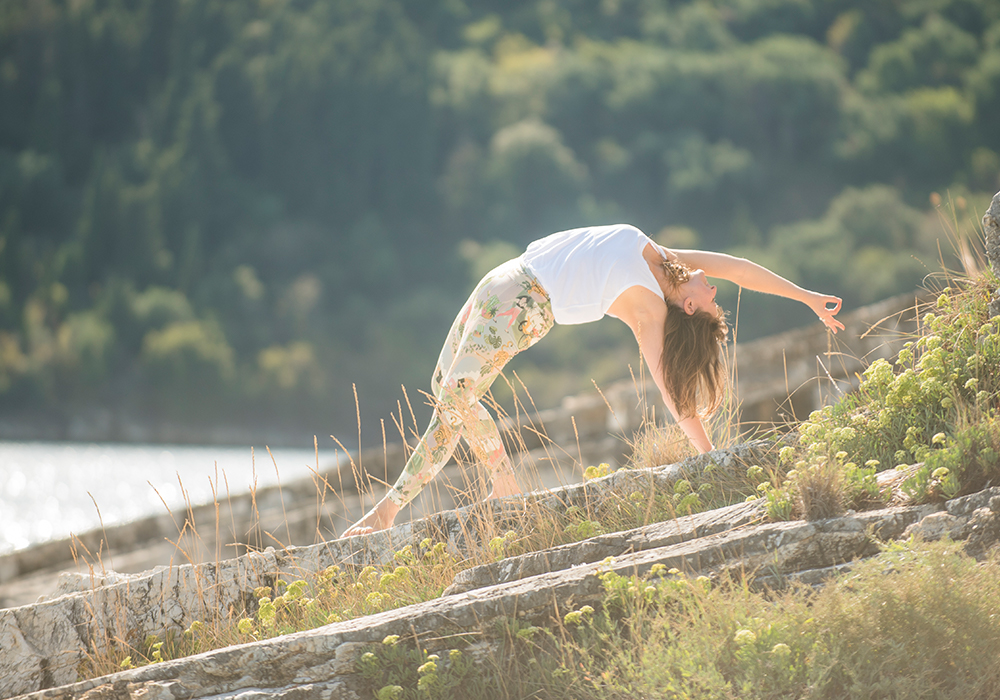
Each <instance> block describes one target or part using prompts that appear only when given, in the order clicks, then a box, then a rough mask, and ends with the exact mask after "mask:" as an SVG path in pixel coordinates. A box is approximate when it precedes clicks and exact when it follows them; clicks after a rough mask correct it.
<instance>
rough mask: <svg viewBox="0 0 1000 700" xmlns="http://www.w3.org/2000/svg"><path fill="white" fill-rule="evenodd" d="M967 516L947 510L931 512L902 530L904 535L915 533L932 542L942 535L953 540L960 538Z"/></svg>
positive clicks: (967, 519)
mask: <svg viewBox="0 0 1000 700" xmlns="http://www.w3.org/2000/svg"><path fill="white" fill-rule="evenodd" d="M968 522H969V516H959V515H952V514H951V513H948V512H947V511H942V512H940V513H933V514H931V515H928V516H927V517H926V518H924V519H923V520H921V521H920V522H918V523H914V524H913V525H910V526H909V527H908V528H906V530H905V531H904V532H903V536H904V537H910V536H911V535H916V536H917V537H920V538H921V539H923V540H926V541H928V542H932V541H934V540H940V539H942V538H944V537H947V538H949V539H953V540H959V539H962V538H963V536H964V535H965V527H966V525H967V523H968Z"/></svg>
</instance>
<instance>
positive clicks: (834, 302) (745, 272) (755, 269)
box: [668, 250, 844, 333]
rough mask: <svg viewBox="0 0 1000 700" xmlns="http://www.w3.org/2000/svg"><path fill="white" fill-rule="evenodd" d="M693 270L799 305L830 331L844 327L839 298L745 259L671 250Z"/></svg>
mask: <svg viewBox="0 0 1000 700" xmlns="http://www.w3.org/2000/svg"><path fill="white" fill-rule="evenodd" d="M668 253H673V254H674V255H675V256H676V258H677V259H678V260H680V261H681V262H683V263H684V264H685V265H687V266H688V267H690V268H693V269H701V270H704V271H705V274H706V275H707V276H709V277H717V278H719V279H724V280H729V281H730V282H732V283H733V284H737V285H739V286H740V287H743V288H745V289H751V290H753V291H755V292H763V293H764V294H774V295H777V296H781V297H785V298H786V299H792V300H794V301H800V302H802V303H803V304H805V305H806V306H808V307H809V308H810V309H812V310H813V313H815V314H816V315H817V316H818V317H819V320H821V321H822V322H823V323H824V324H825V325H826V327H827V328H829V329H830V330H832V331H833V332H834V333H836V332H837V331H838V330H843V329H844V324H843V323H841V322H840V321H838V320H837V319H836V318H834V317H835V316H836V315H837V312H839V311H840V306H841V304H842V301H841V299H840V297H835V296H832V295H829V294H819V293H818V292H812V291H809V290H808V289H803V288H802V287H800V286H798V285H797V284H795V283H793V282H790V281H789V280H787V279H785V278H784V277H782V276H781V275H779V274H776V273H774V272H771V271H770V270H768V269H767V268H766V267H764V266H762V265H758V264H757V263H755V262H752V261H750V260H747V259H745V258H737V257H734V256H732V255H726V254H725V253H714V252H711V251H702V250H669V251H668Z"/></svg>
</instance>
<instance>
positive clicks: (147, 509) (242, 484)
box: [0, 441, 337, 554]
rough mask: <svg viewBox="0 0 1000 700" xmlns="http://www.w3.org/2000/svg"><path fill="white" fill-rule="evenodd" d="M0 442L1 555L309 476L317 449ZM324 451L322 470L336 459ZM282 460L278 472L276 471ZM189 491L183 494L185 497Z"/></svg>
mask: <svg viewBox="0 0 1000 700" xmlns="http://www.w3.org/2000/svg"><path fill="white" fill-rule="evenodd" d="M251 450H252V448H250V447H218V446H188V445H124V444H107V443H103V444H95V443H72V442H5V441H0V554H2V553H4V552H9V551H12V550H15V549H20V548H22V547H27V546H29V545H32V544H35V543H38V542H43V541H45V540H49V539H61V538H64V537H68V536H69V535H70V533H80V532H85V531H87V530H91V529H93V528H96V527H100V525H101V520H102V519H103V522H104V524H105V525H112V524H116V523H121V522H127V521H129V520H134V519H136V518H141V517H145V516H148V515H154V514H160V513H164V512H166V506H165V505H164V503H166V504H167V505H169V506H170V508H171V509H175V508H177V507H180V506H183V505H184V503H185V498H187V499H189V500H190V502H191V503H192V504H194V505H198V504H201V503H209V502H211V501H212V498H213V490H214V491H215V492H216V493H218V494H219V495H220V497H222V498H225V496H226V494H227V482H228V493H231V494H237V493H245V492H246V491H248V490H249V489H250V488H251V487H252V486H253V485H254V484H255V483H256V485H257V486H258V487H261V486H269V485H272V484H275V483H277V482H278V480H279V478H280V480H281V482H283V483H284V482H288V481H291V480H293V479H298V478H305V477H308V476H309V474H310V473H311V471H314V470H315V469H316V454H315V452H314V451H313V450H311V449H310V450H305V449H303V450H296V449H277V450H274V449H272V450H271V453H272V454H273V456H274V461H273V462H272V459H271V456H269V455H268V453H267V452H266V451H265V449H264V448H257V449H255V450H253V451H251ZM336 459H337V456H336V453H335V452H332V451H330V452H320V453H319V466H320V469H321V470H322V469H328V468H331V467H332V466H333V465H334V464H336ZM275 464H276V465H277V470H276V469H275ZM185 494H186V496H185Z"/></svg>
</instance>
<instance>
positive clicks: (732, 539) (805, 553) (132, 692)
mask: <svg viewBox="0 0 1000 700" xmlns="http://www.w3.org/2000/svg"><path fill="white" fill-rule="evenodd" d="M939 509H940V508H939V507H936V506H919V507H908V508H894V509H886V510H881V511H874V512H869V513H862V514H858V515H852V516H847V517H842V518H835V519H831V520H825V521H818V522H802V521H796V522H785V523H768V524H762V525H750V526H746V527H742V528H737V529H735V530H729V531H727V532H723V533H719V534H716V535H710V536H707V537H703V538H700V539H697V540H693V541H686V542H679V543H676V544H672V545H668V546H665V547H659V548H655V549H649V550H647V551H641V552H635V553H632V554H628V555H624V556H621V557H617V558H615V559H613V560H612V561H610V562H607V561H603V562H598V563H590V564H584V565H581V566H576V567H572V568H569V569H565V570H561V571H554V572H550V573H543V574H540V575H537V576H533V577H530V578H526V579H521V580H516V581H511V582H509V583H502V584H499V585H494V586H488V587H485V588H480V589H476V590H472V591H468V592H465V593H461V594H457V595H453V596H444V597H441V598H437V599H435V600H430V601H427V602H425V603H418V604H416V605H411V606H407V607H405V608H399V609H396V610H390V611H386V612H383V613H379V614H377V615H370V616H367V617H362V618H358V619H355V620H349V621H346V622H341V623H336V624H332V625H327V626H325V627H320V628H317V629H314V630H309V631H306V632H300V633H297V634H292V635H288V636H286V637H279V638H275V639H269V640H265V641H262V642H256V643H253V644H244V645H240V646H234V647H228V648H226V649H221V650H218V651H213V652H207V653H205V654H200V655H198V656H192V657H188V658H184V659H178V660H175V661H170V662H166V663H159V664H154V665H151V666H146V667H143V668H139V669H134V670H131V671H125V672H122V673H117V674H113V675H111V676H105V677H103V678H97V679H92V680H89V681H84V682H81V683H75V684H72V685H67V686H64V687H61V688H55V689H51V690H43V691H40V692H36V693H32V694H30V695H26V696H23V697H24V700H70V699H74V700H76V699H80V700H83V699H86V700H99V699H102V700H103V699H108V700H110V699H111V698H115V699H116V700H117V699H119V698H133V699H135V700H139V698H142V699H143V700H177V699H178V698H187V699H189V700H199V699H200V700H209V698H211V699H212V700H217V699H218V698H241V699H244V698H260V699H261V700H263V699H265V698H267V699H270V698H287V699H289V700H291V699H292V698H295V699H298V698H305V697H309V698H312V697H318V698H330V699H331V700H332V699H334V698H337V699H345V700H346V699H348V698H350V699H351V700H357V699H358V698H360V697H362V696H361V695H360V693H361V692H362V686H361V682H360V678H359V677H358V674H357V673H356V671H355V669H356V664H357V660H358V658H359V657H360V655H361V654H362V653H363V651H364V650H365V648H366V647H367V646H369V645H371V644H377V643H379V642H381V641H382V639H384V638H385V637H386V636H387V635H390V634H398V635H400V636H401V637H403V638H407V639H413V638H414V637H416V638H418V639H419V640H420V643H421V645H422V646H424V647H426V648H427V649H428V650H432V651H437V650H439V649H438V647H441V648H442V649H443V648H444V647H443V646H442V645H444V644H447V643H449V641H450V640H448V639H447V637H448V636H449V635H453V634H471V635H476V636H479V637H480V638H481V639H482V640H483V643H484V644H485V645H486V647H488V646H489V643H490V637H489V635H488V632H487V631H488V630H489V629H491V625H492V623H493V622H494V621H496V620H498V619H501V618H512V617H514V618H520V619H524V620H526V621H529V622H534V621H538V622H542V623H543V624H544V621H545V620H548V619H549V617H550V616H551V615H552V614H553V613H554V612H557V611H558V613H561V612H562V610H561V608H563V607H565V606H566V604H567V602H568V601H572V605H573V606H579V605H581V604H584V603H596V604H599V603H600V601H601V599H602V597H603V593H604V591H603V587H602V583H601V580H600V578H599V574H600V573H602V572H604V571H615V572H616V573H619V574H620V575H623V576H631V575H642V574H645V573H646V572H648V571H649V569H650V568H651V567H652V566H654V565H656V564H662V565H664V566H665V567H667V568H668V569H670V568H677V569H679V570H682V571H685V572H688V573H690V574H692V575H694V574H704V573H721V572H727V571H734V572H747V573H752V572H753V571H756V570H766V571H768V572H769V573H770V572H774V571H778V572H782V573H795V572H798V571H806V570H815V569H822V568H825V567H830V566H835V565H837V564H841V563H844V562H849V561H851V560H853V559H856V558H859V557H864V556H868V555H870V554H872V553H874V552H875V551H877V549H878V546H877V542H876V538H877V539H891V538H893V537H898V536H899V535H901V534H902V532H903V531H904V530H905V528H906V527H907V526H909V525H910V524H912V523H914V522H917V521H918V520H920V519H921V518H922V517H925V516H926V515H928V514H930V513H933V512H937V511H938V510H939Z"/></svg>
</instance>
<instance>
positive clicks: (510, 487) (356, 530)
mask: <svg viewBox="0 0 1000 700" xmlns="http://www.w3.org/2000/svg"><path fill="white" fill-rule="evenodd" d="M707 277H717V278H719V279H724V280H729V281H730V282H733V283H735V284H737V285H739V286H741V287H745V288H747V289H752V290H755V291H758V292H764V293H767V294H776V295H778V296H783V297H787V298H789V299H795V300H797V301H801V302H802V303H804V304H805V305H806V306H808V307H809V308H811V309H812V310H813V311H814V312H815V313H816V315H817V316H819V318H820V320H821V321H823V323H825V324H826V326H827V327H828V328H830V329H831V330H832V331H833V332H835V333H836V332H837V330H838V329H842V328H843V327H844V326H843V324H842V323H841V322H840V321H838V320H837V319H836V318H834V316H836V314H837V312H838V311H840V305H841V300H840V299H839V298H837V297H834V296H828V295H825V294H818V293H816V292H810V291H808V290H806V289H802V288H801V287H798V286H797V285H795V284H792V283H791V282H789V281H788V280H786V279H784V278H783V277H780V276H779V275H776V274H775V273H773V272H771V271H770V270H767V269H765V268H763V267H761V266H760V265H757V264H755V263H752V262H750V261H748V260H744V259H742V258H734V257H732V256H729V255H725V254H723V253H712V252H708V251H699V250H670V249H668V248H664V247H663V246H660V245H657V244H656V243H654V242H653V241H652V240H650V239H649V238H648V237H647V236H646V235H645V234H644V233H643V232H642V231H640V230H639V229H637V228H635V227H634V226H628V225H623V224H620V225H614V226H597V227H592V228H582V229H575V230H572V231H563V232H561V233H555V234H552V235H551V236H547V237H546V238H542V239H541V240H538V241H535V242H534V243H532V244H531V245H529V246H528V249H527V250H526V251H525V252H524V254H523V255H521V256H520V257H519V258H515V259H514V260H510V261H508V262H506V263H504V264H503V265H500V266H499V267H497V268H496V269H495V270H493V271H492V272H490V273H489V274H487V275H486V277H484V278H483V280H482V281H481V282H480V283H479V284H478V285H476V288H475V289H474V290H473V292H472V295H471V296H470V297H469V300H468V301H467V302H466V303H465V306H463V307H462V311H461V312H460V313H459V315H458V318H456V319H455V322H454V324H452V327H451V331H449V333H448V338H447V340H446V341H445V344H444V348H443V349H442V350H441V356H440V357H439V358H438V362H437V368H436V369H435V370H434V376H433V379H432V381H431V389H432V392H433V395H434V398H435V400H436V401H435V408H434V413H433V415H432V417H431V423H430V426H428V428H427V431H426V432H425V433H424V435H423V437H421V439H420V443H419V444H418V445H417V447H416V449H415V450H414V451H413V454H412V455H411V456H410V459H409V460H408V461H407V463H406V466H405V467H404V468H403V473H402V474H400V476H399V478H398V479H397V480H396V483H395V484H394V485H393V487H392V488H391V489H390V491H389V493H388V494H386V496H385V497H384V498H383V499H382V500H381V501H379V503H378V504H377V505H376V506H375V507H374V508H372V509H371V510H370V511H369V512H368V513H366V514H365V516H364V517H363V518H361V520H359V521H358V522H357V523H355V524H354V525H353V526H351V527H350V528H348V529H347V530H346V531H345V532H344V534H343V536H344V537H349V536H352V535H359V534H364V533H366V532H371V531H372V530H381V529H383V528H387V527H389V526H390V525H392V523H393V521H394V520H395V518H396V514H397V513H398V512H399V510H400V509H401V508H402V507H403V506H405V505H406V504H407V503H409V502H410V501H411V500H412V499H413V498H414V497H415V496H416V495H417V494H418V493H419V492H420V490H421V489H422V488H423V487H424V486H425V485H426V484H427V483H428V482H429V481H430V480H431V479H433V478H434V476H435V475H436V474H437V473H438V471H440V470H441V467H443V466H444V464H445V462H447V461H448V459H449V458H450V457H451V454H452V452H453V451H454V449H455V446H456V444H457V443H458V439H459V437H464V438H465V440H466V441H467V442H468V443H469V445H470V446H471V447H472V449H473V453H474V454H475V455H476V457H477V459H479V460H480V461H482V462H483V463H484V464H485V465H486V467H487V469H489V471H490V472H491V474H492V476H493V491H492V493H491V494H490V496H488V497H493V496H508V495H512V494H516V493H520V488H519V487H518V484H517V480H516V479H515V478H514V474H513V471H512V465H511V462H510V459H509V458H508V457H507V454H506V452H505V451H504V447H503V443H502V442H501V440H500V434H499V432H498V431H497V427H496V424H495V423H494V422H493V419H492V418H491V417H490V414H489V413H487V411H486V408H485V407H484V406H483V404H482V403H481V402H480V399H481V398H482V397H483V396H484V395H485V394H486V392H487V391H488V390H489V388H490V385H491V384H492V383H493V381H494V380H495V379H496V378H497V375H499V374H500V371H501V369H503V366H504V365H505V364H507V362H508V361H509V360H510V359H511V358H512V357H513V356H514V355H516V354H517V353H519V352H521V351H522V350H525V349H527V348H529V347H531V346H532V345H534V344H535V343H536V342H537V341H538V340H539V339H540V338H541V337H542V336H543V335H545V334H546V333H547V332H548V331H549V329H550V328H552V325H553V323H563V324H572V323H588V322H590V321H597V320H598V319H600V318H602V317H603V316H604V315H605V314H608V315H609V316H614V317H616V318H618V319H620V320H622V321H623V322H624V323H625V324H626V325H627V326H628V327H629V328H631V329H632V333H634V334H635V338H636V340H637V341H638V343H639V349H640V352H641V353H642V356H643V358H644V359H645V361H646V364H647V365H648V366H649V369H650V374H651V375H652V377H653V379H654V381H655V382H656V386H657V387H658V388H659V390H660V396H661V397H662V398H663V403H664V404H666V407H667V409H668V410H669V411H670V413H671V414H672V415H673V417H674V419H675V420H676V421H677V424H678V425H679V426H680V428H681V430H683V431H684V433H685V434H686V435H687V437H688V439H690V440H691V443H692V444H693V445H694V447H695V448H696V449H697V450H698V451H699V452H706V451H708V450H711V449H712V443H711V440H710V439H709V437H708V434H707V433H706V432H705V427H704V425H703V424H702V420H701V416H702V415H708V414H711V413H712V412H713V411H714V410H715V409H716V408H717V407H718V406H719V404H720V402H721V401H722V395H723V391H724V388H725V379H726V378H725V372H724V367H723V363H722V350H723V346H724V344H725V337H726V323H725V317H724V315H723V313H722V311H721V309H719V307H718V306H717V305H716V303H715V286H714V285H711V284H709V283H708V280H707V279H706V278H707ZM699 408H701V409H702V412H701V415H700V414H699Z"/></svg>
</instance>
